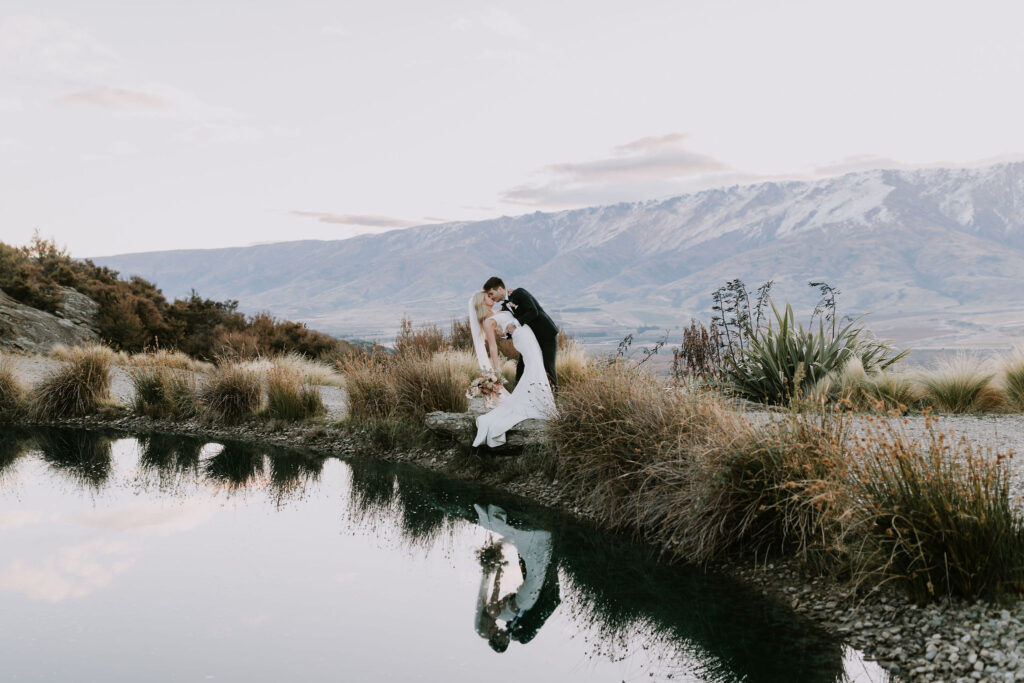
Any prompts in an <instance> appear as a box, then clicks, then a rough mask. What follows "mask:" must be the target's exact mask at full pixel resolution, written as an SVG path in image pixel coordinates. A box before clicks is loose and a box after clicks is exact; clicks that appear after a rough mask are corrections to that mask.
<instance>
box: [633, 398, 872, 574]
mask: <svg viewBox="0 0 1024 683" xmlns="http://www.w3.org/2000/svg"><path fill="white" fill-rule="evenodd" d="M718 417H719V419H718V424H717V427H718V428H717V429H716V430H715V432H713V433H712V434H713V438H712V439H711V440H710V441H708V442H703V443H701V444H699V447H698V448H696V449H692V450H691V451H690V452H689V453H688V454H687V455H686V456H682V457H684V458H685V460H680V459H676V460H672V461H667V462H664V463H662V464H660V465H658V466H655V467H654V468H653V472H652V475H651V479H650V481H649V483H648V487H649V488H650V489H651V493H650V495H649V497H648V498H647V500H645V505H646V506H647V507H648V508H650V509H651V510H652V512H651V513H649V516H650V517H651V519H652V521H654V522H655V526H654V528H653V530H652V533H653V534H654V535H655V537H657V538H661V539H664V540H666V541H668V542H670V543H671V544H672V545H673V546H674V547H675V548H677V549H678V551H680V552H682V553H683V554H684V555H685V556H687V557H691V558H694V559H697V560H699V561H703V562H708V561H712V560H716V559H719V558H722V557H724V556H727V555H732V554H737V553H741V554H743V555H753V557H754V558H768V557H772V556H780V555H786V554H794V555H796V557H797V558H798V559H799V560H800V561H801V562H802V563H803V564H804V566H806V567H808V568H810V569H812V570H814V571H816V572H830V573H835V574H841V573H849V572H851V571H853V570H854V567H855V566H856V565H857V563H858V562H862V561H863V558H862V556H861V554H860V553H858V552H854V550H855V549H856V548H857V547H858V545H859V544H857V543H856V541H855V540H853V538H854V535H855V531H856V529H857V528H858V525H859V524H860V523H861V522H862V517H861V516H860V515H858V514H857V512H856V510H855V507H854V500H853V495H852V492H851V491H850V489H849V486H848V485H847V484H846V477H847V474H848V461H847V459H846V457H845V452H844V447H845V441H846V436H847V434H846V431H847V429H846V424H845V422H844V421H843V420H842V419H841V418H836V417H834V416H832V415H831V414H828V413H823V414H820V415H818V416H808V415H801V414H796V413H794V414H792V415H790V416H789V417H788V418H787V419H785V420H781V421H778V422H774V423H771V424H769V425H767V426H765V427H762V428H757V429H752V428H749V427H747V428H744V425H742V424H739V425H738V424H736V419H737V418H736V416H735V415H733V416H722V415H721V414H719V416H718Z"/></svg>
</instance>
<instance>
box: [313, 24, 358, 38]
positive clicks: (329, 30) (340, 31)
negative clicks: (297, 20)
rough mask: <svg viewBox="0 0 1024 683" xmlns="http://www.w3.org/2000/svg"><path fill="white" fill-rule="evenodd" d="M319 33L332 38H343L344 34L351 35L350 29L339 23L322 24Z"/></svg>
mask: <svg viewBox="0 0 1024 683" xmlns="http://www.w3.org/2000/svg"><path fill="white" fill-rule="evenodd" d="M320 34H321V35H325V36H330V37H332V38H344V37H346V36H350V35H352V33H351V31H349V30H348V29H347V28H345V27H344V26H341V25H339V24H334V25H331V26H324V27H323V28H321V29H320Z"/></svg>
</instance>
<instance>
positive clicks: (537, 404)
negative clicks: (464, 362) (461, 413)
mask: <svg viewBox="0 0 1024 683" xmlns="http://www.w3.org/2000/svg"><path fill="white" fill-rule="evenodd" d="M471 310H472V307H471ZM470 320H471V321H473V322H474V323H475V322H476V315H475V314H472V315H471V317H470ZM494 321H495V322H496V323H497V324H498V330H499V331H501V330H504V329H505V328H506V327H508V325H510V324H511V325H515V331H513V332H512V344H513V345H514V346H515V347H516V351H518V352H519V354H520V355H521V356H522V357H523V364H524V368H523V376H522V377H521V378H520V379H519V383H518V384H516V388H515V389H514V390H513V391H512V393H510V394H502V396H501V398H499V399H498V405H497V407H495V408H494V410H492V411H491V412H489V413H484V414H483V415H481V416H479V417H478V418H476V438H475V439H474V440H473V446H480V445H482V444H485V443H486V444H487V445H488V446H490V447H491V448H496V447H498V446H501V445H503V444H504V443H505V432H507V431H508V430H509V429H511V428H512V427H514V426H515V425H517V424H519V423H520V422H522V421H523V420H530V419H540V420H545V419H548V418H550V417H552V416H553V415H554V414H555V397H554V394H552V393H551V384H550V383H549V382H548V375H547V373H546V372H545V371H544V356H543V355H541V352H540V345H539V344H538V343H537V337H536V336H534V334H533V330H531V329H530V328H529V326H526V325H520V324H519V322H518V321H517V320H516V319H515V316H513V315H512V314H511V313H509V312H508V311H500V312H498V313H495V314H494ZM473 334H474V337H475V338H474V343H475V346H476V350H477V358H478V359H479V361H480V367H481V368H482V369H484V370H490V369H491V362H490V358H489V357H488V356H487V354H486V352H484V350H483V348H484V344H483V338H482V333H481V331H480V326H479V324H476V325H473ZM477 342H478V343H477Z"/></svg>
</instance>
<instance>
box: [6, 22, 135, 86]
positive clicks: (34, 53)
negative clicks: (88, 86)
mask: <svg viewBox="0 0 1024 683" xmlns="http://www.w3.org/2000/svg"><path fill="white" fill-rule="evenodd" d="M115 62H116V54H115V53H114V51H113V50H112V49H110V48H109V47H107V46H106V45H104V44H103V43H102V42H100V41H99V40H97V39H96V38H95V37H94V36H93V35H92V33H90V32H89V31H88V30H86V29H83V28H81V27H78V26H74V25H72V24H69V23H67V22H64V21H60V20H55V19H47V18H43V17H38V16H33V15H27V14H21V15H14V16H9V17H5V18H4V19H3V20H0V72H8V73H14V74H17V75H20V76H26V77H32V78H35V77H39V76H48V77H56V78H59V79H62V80H68V79H71V80H78V79H84V78H94V77H97V76H99V75H101V74H104V73H108V72H109V71H110V70H111V69H112V68H113V66H114V63H115Z"/></svg>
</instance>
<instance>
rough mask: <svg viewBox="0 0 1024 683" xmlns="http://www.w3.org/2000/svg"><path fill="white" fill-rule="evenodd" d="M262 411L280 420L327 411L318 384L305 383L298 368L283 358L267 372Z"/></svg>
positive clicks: (305, 417)
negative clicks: (265, 406) (264, 407)
mask: <svg viewBox="0 0 1024 683" xmlns="http://www.w3.org/2000/svg"><path fill="white" fill-rule="evenodd" d="M266 413H267V415H268V416H269V417H272V418H276V419H280V420H290V421H294V420H308V419H309V418H312V417H319V416H321V415H325V414H327V408H326V407H325V406H324V402H323V400H322V399H321V397H320V389H319V387H317V386H315V385H311V384H306V383H305V382H304V376H303V375H302V374H301V372H300V370H298V369H296V367H295V366H294V364H291V363H288V362H287V361H283V362H281V363H279V364H275V365H274V366H273V367H271V369H270V370H269V371H268V373H267V408H266Z"/></svg>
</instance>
